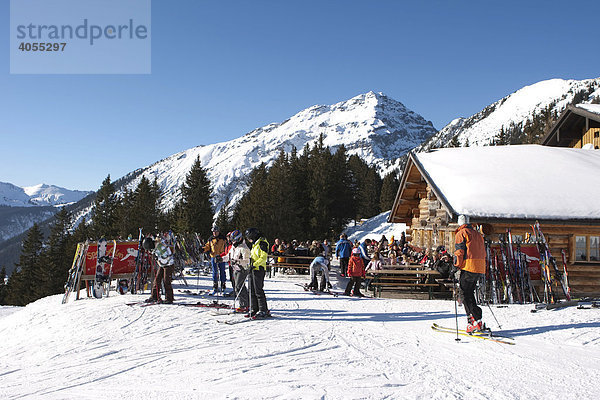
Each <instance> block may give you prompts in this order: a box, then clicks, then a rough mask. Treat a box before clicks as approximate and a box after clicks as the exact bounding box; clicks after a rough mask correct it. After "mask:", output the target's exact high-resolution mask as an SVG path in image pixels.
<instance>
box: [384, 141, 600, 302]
mask: <svg viewBox="0 0 600 400" xmlns="http://www.w3.org/2000/svg"><path fill="white" fill-rule="evenodd" d="M460 214H464V215H466V216H469V217H470V221H471V223H472V224H474V225H479V227H480V228H481V231H482V232H484V234H485V236H486V239H489V240H491V241H493V242H497V241H498V240H499V238H500V237H499V235H503V234H505V233H506V232H507V229H509V228H510V229H511V233H512V235H513V238H514V239H515V240H517V241H518V240H524V239H525V238H526V236H527V234H528V233H532V229H531V225H533V224H534V223H535V221H536V220H537V221H539V222H540V225H541V228H542V231H543V232H544V233H545V236H546V238H547V240H548V242H549V246H550V250H551V252H552V255H553V256H554V257H555V258H556V260H558V261H559V263H560V264H561V265H562V253H561V251H562V250H565V252H566V256H567V266H568V272H569V280H570V283H571V288H572V294H573V296H574V297H582V296H589V295H599V294H600V151H599V150H587V149H576V148H557V147H548V146H540V145H518V146H488V147H464V148H447V149H438V150H434V151H432V152H429V153H410V154H409V157H408V162H407V165H406V168H405V169H404V172H403V174H402V178H401V182H400V188H399V190H398V193H397V195H396V199H395V201H394V205H393V208H392V211H391V213H390V216H389V218H388V222H399V223H405V224H407V225H408V226H409V229H408V231H407V233H408V234H409V238H410V241H411V243H412V244H413V245H415V246H418V247H421V248H429V249H434V248H436V247H437V246H439V245H444V246H446V247H447V248H448V249H452V250H453V249H454V232H455V230H456V229H457V228H458V225H457V218H458V215H460Z"/></svg>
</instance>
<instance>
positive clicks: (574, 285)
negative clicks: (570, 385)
mask: <svg viewBox="0 0 600 400" xmlns="http://www.w3.org/2000/svg"><path fill="white" fill-rule="evenodd" d="M472 222H473V223H474V224H477V221H472ZM534 222H535V221H533V220H532V221H526V222H524V223H521V224H514V223H513V224H507V223H495V224H489V225H487V226H484V231H485V232H486V233H487V235H486V239H489V240H491V241H493V242H498V241H499V238H500V236H499V235H503V234H506V231H507V229H509V228H510V230H511V234H512V235H513V237H514V236H515V235H519V236H521V237H522V238H523V239H524V238H525V237H526V234H527V233H529V234H533V231H532V229H531V225H530V224H531V223H534ZM457 228H458V225H457V224H456V223H450V222H449V215H448V214H447V212H446V211H445V210H444V209H443V207H442V205H441V202H440V201H439V200H438V199H437V198H436V197H435V194H434V193H433V191H432V190H431V188H430V187H429V185H428V186H427V190H426V193H425V194H424V195H423V196H422V198H421V199H420V201H419V205H418V207H417V208H414V209H413V214H412V221H411V226H410V229H409V230H408V231H407V234H409V236H410V242H411V244H412V245H414V246H417V247H420V248H422V249H430V250H434V249H435V248H436V247H437V246H440V245H443V246H445V247H446V249H447V250H448V251H450V252H453V251H454V232H455V230H456V229H457ZM541 229H542V231H543V232H544V235H545V237H546V240H547V241H548V244H549V247H550V252H551V254H552V256H553V257H554V259H555V260H556V262H557V265H558V266H559V268H560V269H562V265H563V262H562V253H561V252H562V250H563V249H564V250H565V251H566V253H567V272H568V274H569V283H570V286H571V291H572V295H573V296H574V297H584V296H599V295H600V263H595V264H594V263H580V262H578V263H574V262H573V260H575V253H574V252H575V236H579V235H594V236H600V226H588V227H584V226H578V225H568V224H558V223H557V224H556V225H550V224H542V225H541Z"/></svg>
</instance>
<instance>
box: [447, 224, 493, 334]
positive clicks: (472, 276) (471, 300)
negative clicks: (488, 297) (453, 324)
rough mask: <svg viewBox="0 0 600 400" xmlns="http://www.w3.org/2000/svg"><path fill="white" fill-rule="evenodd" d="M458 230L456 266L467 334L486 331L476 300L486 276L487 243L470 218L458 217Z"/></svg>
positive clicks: (455, 255)
mask: <svg viewBox="0 0 600 400" xmlns="http://www.w3.org/2000/svg"><path fill="white" fill-rule="evenodd" d="M458 225H459V227H458V229H457V230H456V236H455V241H454V242H455V251H454V266H455V267H456V268H458V269H460V271H461V272H460V284H459V286H460V289H461V290H462V292H463V304H464V306H465V312H466V313H467V320H468V325H467V329H466V330H467V332H468V333H471V332H478V331H483V330H485V329H486V328H485V324H484V323H483V322H482V321H481V317H482V311H481V308H480V307H479V306H478V305H477V301H476V300H475V288H476V285H477V281H478V280H479V278H480V277H481V276H483V275H484V274H485V271H486V262H485V256H486V252H485V243H484V240H483V236H482V235H481V234H480V233H479V232H477V231H476V230H475V229H473V227H472V226H471V224H469V220H468V217H466V216H464V215H459V216H458Z"/></svg>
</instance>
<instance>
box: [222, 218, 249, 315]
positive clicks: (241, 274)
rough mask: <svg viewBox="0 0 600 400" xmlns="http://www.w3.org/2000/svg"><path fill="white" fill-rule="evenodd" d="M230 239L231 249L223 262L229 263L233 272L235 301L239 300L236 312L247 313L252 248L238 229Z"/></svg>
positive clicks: (232, 233)
mask: <svg viewBox="0 0 600 400" xmlns="http://www.w3.org/2000/svg"><path fill="white" fill-rule="evenodd" d="M229 239H230V240H231V248H230V249H229V252H228V253H227V254H226V255H225V256H224V257H223V261H226V262H227V261H228V262H229V265H231V269H232V270H233V274H232V277H233V289H234V292H233V293H234V296H235V299H236V300H238V299H239V307H238V308H236V309H235V311H236V312H247V311H248V290H247V289H246V277H247V276H248V270H249V266H250V248H249V247H248V245H246V242H244V236H243V235H242V232H240V231H239V230H237V229H236V230H234V231H233V232H231V233H230V234H229ZM236 300H234V302H235V301H236Z"/></svg>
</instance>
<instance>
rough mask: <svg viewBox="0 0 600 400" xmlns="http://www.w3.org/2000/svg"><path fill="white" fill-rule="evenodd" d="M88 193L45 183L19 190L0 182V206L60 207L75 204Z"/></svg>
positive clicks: (16, 187)
mask: <svg viewBox="0 0 600 400" xmlns="http://www.w3.org/2000/svg"><path fill="white" fill-rule="evenodd" d="M90 193H91V192H85V191H80V190H69V189H65V188H62V187H59V186H55V185H47V184H45V183H41V184H39V185H34V186H27V187H23V188H21V187H19V186H15V185H13V184H12V183H7V182H0V205H5V206H12V207H32V206H62V205H66V204H71V203H75V202H77V201H79V200H81V199H83V198H84V197H85V196H87V195H88V194H90Z"/></svg>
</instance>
